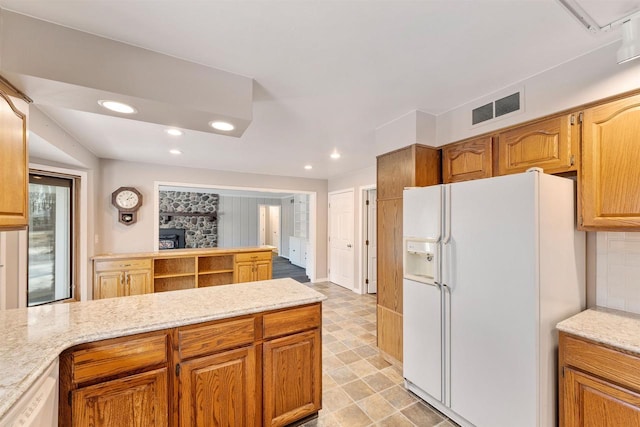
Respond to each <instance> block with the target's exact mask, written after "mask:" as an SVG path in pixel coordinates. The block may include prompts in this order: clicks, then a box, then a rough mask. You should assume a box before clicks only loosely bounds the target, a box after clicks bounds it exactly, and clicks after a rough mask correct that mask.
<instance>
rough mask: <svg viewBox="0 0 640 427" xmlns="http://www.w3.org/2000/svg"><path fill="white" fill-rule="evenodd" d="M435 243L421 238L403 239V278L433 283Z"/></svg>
mask: <svg viewBox="0 0 640 427" xmlns="http://www.w3.org/2000/svg"><path fill="white" fill-rule="evenodd" d="M436 247H437V244H436V243H433V242H429V241H427V240H421V239H405V241H404V256H403V267H404V277H405V279H410V280H415V281H417V282H422V283H429V284H434V280H435V271H436V270H435V269H436Z"/></svg>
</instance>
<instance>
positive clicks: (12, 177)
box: [0, 84, 29, 231]
mask: <svg viewBox="0 0 640 427" xmlns="http://www.w3.org/2000/svg"><path fill="white" fill-rule="evenodd" d="M3 89H4V86H3V85H2V84H0V152H2V155H0V187H1V188H2V191H0V231H1V230H11V229H19V228H24V227H26V226H27V225H28V224H29V218H28V213H29V211H28V205H27V203H28V196H29V192H28V182H29V169H28V161H27V157H28V151H27V112H26V111H20V110H19V109H18V107H17V106H16V104H15V103H14V101H13V100H12V97H10V96H9V93H8V92H7V91H5V90H3ZM14 99H15V98H14Z"/></svg>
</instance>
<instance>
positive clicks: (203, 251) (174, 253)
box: [91, 245, 275, 261]
mask: <svg viewBox="0 0 640 427" xmlns="http://www.w3.org/2000/svg"><path fill="white" fill-rule="evenodd" d="M273 249H275V246H270V245H262V246H242V247H234V248H195V249H194V248H186V249H165V250H162V251H155V252H131V253H124V254H123V253H117V254H114V253H105V254H100V255H95V256H92V257H91V259H92V260H94V261H99V260H103V259H107V260H114V259H129V258H173V257H182V256H198V255H225V254H237V253H244V252H267V251H272V250H273Z"/></svg>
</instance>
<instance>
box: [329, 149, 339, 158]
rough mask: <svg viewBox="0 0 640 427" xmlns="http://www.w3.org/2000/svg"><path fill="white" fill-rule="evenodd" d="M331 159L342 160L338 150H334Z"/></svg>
mask: <svg viewBox="0 0 640 427" xmlns="http://www.w3.org/2000/svg"><path fill="white" fill-rule="evenodd" d="M331 158H332V159H339V158H340V153H338V152H337V151H336V150H333V153H331Z"/></svg>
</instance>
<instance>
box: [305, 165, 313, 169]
mask: <svg viewBox="0 0 640 427" xmlns="http://www.w3.org/2000/svg"><path fill="white" fill-rule="evenodd" d="M304 168H305V169H306V170H309V169H313V166H311V165H305V166H304Z"/></svg>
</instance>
